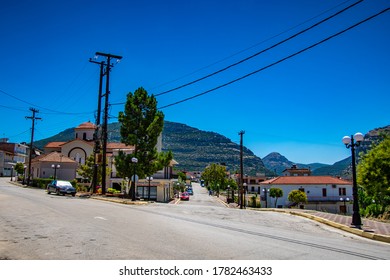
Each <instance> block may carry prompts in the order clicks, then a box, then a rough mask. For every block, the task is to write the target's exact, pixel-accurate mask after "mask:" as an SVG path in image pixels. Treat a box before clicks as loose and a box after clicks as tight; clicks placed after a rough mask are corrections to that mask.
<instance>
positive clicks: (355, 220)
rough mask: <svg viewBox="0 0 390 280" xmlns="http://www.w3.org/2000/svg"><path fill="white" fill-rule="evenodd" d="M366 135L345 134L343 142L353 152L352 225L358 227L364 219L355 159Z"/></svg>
mask: <svg viewBox="0 0 390 280" xmlns="http://www.w3.org/2000/svg"><path fill="white" fill-rule="evenodd" d="M363 139H364V136H363V134H361V133H360V132H358V133H356V134H355V135H353V136H352V135H351V137H349V136H344V137H343V140H342V141H343V143H344V144H345V146H346V147H347V149H349V148H351V152H352V184H353V185H352V196H353V214H352V223H351V224H352V225H353V226H355V227H356V228H361V226H362V220H361V218H360V213H359V200H358V188H357V183H356V160H355V147H358V146H360V143H361V142H362V141H363Z"/></svg>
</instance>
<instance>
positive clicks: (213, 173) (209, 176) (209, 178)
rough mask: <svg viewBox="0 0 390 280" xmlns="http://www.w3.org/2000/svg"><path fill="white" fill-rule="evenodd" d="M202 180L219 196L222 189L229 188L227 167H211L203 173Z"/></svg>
mask: <svg viewBox="0 0 390 280" xmlns="http://www.w3.org/2000/svg"><path fill="white" fill-rule="evenodd" d="M202 179H203V180H205V182H206V185H207V186H208V187H209V188H210V189H212V190H213V191H216V192H217V195H219V191H220V189H225V188H226V186H227V178H226V166H223V165H219V164H215V163H213V164H211V165H209V166H208V167H206V169H205V170H204V172H203V173H202Z"/></svg>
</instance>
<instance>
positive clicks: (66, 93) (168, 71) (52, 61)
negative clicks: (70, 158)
mask: <svg viewBox="0 0 390 280" xmlns="http://www.w3.org/2000/svg"><path fill="white" fill-rule="evenodd" d="M354 2H356V1H345V0H328V1H310V0H297V1H289V0H274V1H266V0H239V1H238V0H237V1H229V0H218V1H217V0H194V1H191V0H190V1H179V0H168V1H155V0H150V1H132V0H129V1H117V0H112V1H100V0H97V1H83V0H81V1H73V0H70V1H69V0H68V1H41V0H36V1H27V0H21V1H13V0H3V1H1V4H0V38H1V43H0V52H1V54H2V56H1V60H0V61H1V62H0V66H1V67H0V119H1V122H0V138H2V137H7V138H10V141H12V142H21V141H29V139H30V128H31V121H30V120H27V119H25V117H26V116H31V112H30V111H29V108H30V107H34V108H37V109H39V111H40V112H39V113H38V114H37V116H38V117H40V118H42V120H40V121H37V123H36V132H35V139H36V140H39V139H43V138H46V137H49V136H52V135H54V134H56V133H59V132H61V131H63V130H64V129H66V128H70V127H75V126H77V125H78V124H80V123H82V122H85V121H88V120H90V121H92V122H94V121H95V118H94V111H96V107H97V90H98V78H99V67H98V66H97V65H95V64H92V63H90V62H89V61H88V60H89V58H92V57H93V56H94V54H95V52H105V53H112V54H116V55H121V56H123V59H122V60H121V62H120V63H118V64H116V65H115V66H114V68H113V69H112V71H111V76H110V77H111V79H110V89H111V94H110V103H112V104H116V103H121V102H124V101H125V99H126V94H127V93H128V92H134V91H135V90H136V89H137V88H138V87H140V86H142V87H144V88H145V89H146V90H147V91H148V92H149V93H150V94H159V93H161V92H163V91H165V90H169V89H172V88H175V87H177V86H180V85H182V84H185V83H188V82H190V81H193V80H195V79H198V78H200V77H203V76H205V75H207V74H209V73H212V72H214V71H217V70H219V69H222V68H224V67H226V66H228V65H230V64H233V63H235V62H237V61H239V60H241V59H244V58H246V57H248V56H251V55H252V54H254V53H256V52H260V51H261V50H263V49H265V48H267V47H269V46H271V45H273V44H276V43H278V42H280V41H282V40H284V39H285V38H287V37H289V36H292V35H293V34H295V33H297V32H299V31H301V30H303V29H304V28H307V27H309V26H310V25H312V24H314V23H315V22H318V21H320V20H321V19H324V18H325V17H327V16H329V15H331V14H332V13H335V12H336V11H338V10H341V9H342V8H344V7H346V6H348V5H350V4H352V3H354ZM389 6H390V3H389V1H387V0H375V1H374V0H366V1H363V2H362V3H360V4H358V5H356V6H355V7H353V8H351V9H349V10H348V11H346V12H344V13H342V14H340V15H339V16H337V17H335V18H333V19H331V20H329V21H327V22H325V23H323V24H321V25H320V26H318V27H316V28H314V29H312V30H310V31H308V32H306V33H304V34H302V35H300V36H298V37H296V38H294V39H292V40H290V41H288V42H286V43H284V44H282V45H280V46H278V47H276V48H273V49H272V50H270V51H267V52H265V53H263V54H261V55H258V56H256V57H255V58H253V59H250V60H248V61H246V62H244V63H242V64H240V65H238V66H236V67H232V68H230V69H228V70H226V71H224V72H222V73H220V74H218V75H215V76H213V77H210V78H208V79H205V80H203V81H201V82H198V83H195V84H193V85H191V86H188V87H185V88H182V89H181V90H177V91H173V92H171V93H167V94H164V95H160V96H157V100H158V105H159V106H160V107H163V106H166V105H169V104H172V103H174V102H176V101H179V100H182V99H185V98H188V97H190V96H193V95H196V94H199V93H202V92H205V91H207V90H209V89H212V88H214V87H217V86H220V85H222V84H225V83H228V82H229V81H232V80H234V79H237V78H239V77H242V76H244V75H246V74H248V73H250V72H253V71H256V70H258V69H260V68H262V67H265V66H267V65H269V64H271V63H274V62H276V61H278V60H281V59H283V58H284V57H287V56H289V55H291V54H293V53H295V52H298V51H300V50H302V49H304V48H306V47H308V46H310V45H312V44H315V43H317V42H319V41H321V40H323V39H325V38H327V37H329V36H331V35H333V34H335V33H337V32H339V31H341V30H343V29H346V28H348V27H349V26H351V25H353V24H355V23H357V22H359V21H361V20H363V19H365V18H367V17H369V16H371V15H373V14H375V13H378V12H380V11H382V10H383V9H385V8H388V7H389ZM389 50H390V12H386V13H384V14H382V15H379V16H378V17H376V18H374V19H372V20H369V21H368V22H366V23H364V24H362V25H359V26H357V27H356V28H353V29H351V30H350V31H348V32H345V33H343V34H341V35H340V36H337V37H335V38H333V39H331V40H329V41H326V42H324V43H322V44H320V45H318V46H316V47H314V48H312V49H310V50H308V51H305V52H303V53H301V54H299V55H296V56H294V57H292V58H291V59H287V60H285V61H283V62H281V63H279V64H277V65H275V66H272V67H269V68H267V69H265V70H263V71H260V72H258V73H257V74H254V75H252V76H250V77H248V78H245V79H242V80H240V81H238V82H236V83H233V84H231V85H229V86H226V87H223V88H220V89H218V90H215V91H212V92H210V93H208V94H205V95H203V96H201V97H199V98H196V99H192V100H190V101H188V102H183V103H180V104H178V105H175V106H171V107H167V108H164V109H162V111H163V112H164V114H165V119H166V120H168V121H174V122H180V123H184V124H187V125H190V126H193V127H196V128H199V129H201V130H206V131H214V132H217V133H220V134H223V135H225V136H226V137H228V138H230V139H231V140H232V141H234V142H239V135H238V132H239V131H241V130H244V131H245V135H244V145H245V146H247V147H248V148H249V149H251V150H252V151H253V152H254V153H255V154H256V155H257V156H259V157H261V158H262V157H265V156H266V155H267V154H269V153H270V152H274V151H276V152H280V153H281V154H283V155H285V156H286V157H287V158H288V159H290V160H291V161H294V162H299V163H312V162H322V163H330V164H332V163H334V162H336V161H338V160H341V159H343V158H345V157H347V156H349V155H350V151H349V150H347V149H346V148H345V147H344V145H343V144H342V142H341V139H342V137H343V136H344V135H351V134H354V133H355V132H362V133H367V132H368V131H369V130H371V129H374V128H377V127H383V126H386V125H389V124H390V116H389V104H390V102H389V99H390V97H389V93H390V52H389ZM121 110H123V105H112V106H111V108H110V115H111V116H113V117H117V115H118V112H119V111H121ZM115 121H117V120H116V119H115V118H111V119H110V122H115Z"/></svg>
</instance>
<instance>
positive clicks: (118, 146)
mask: <svg viewBox="0 0 390 280" xmlns="http://www.w3.org/2000/svg"><path fill="white" fill-rule="evenodd" d="M107 149H134V146H127V145H126V144H124V143H116V142H111V143H107Z"/></svg>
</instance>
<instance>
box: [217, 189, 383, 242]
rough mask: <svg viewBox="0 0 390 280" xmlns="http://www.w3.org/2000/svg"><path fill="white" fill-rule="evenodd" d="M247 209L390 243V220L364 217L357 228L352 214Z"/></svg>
mask: <svg viewBox="0 0 390 280" xmlns="http://www.w3.org/2000/svg"><path fill="white" fill-rule="evenodd" d="M223 199H224V197H223V196H221V197H219V200H220V201H221V202H222V203H223V204H224V205H225V206H226V207H230V208H237V207H238V205H237V204H236V203H230V204H227V203H226V202H225V201H226V198H225V200H223ZM246 209H247V210H253V211H273V212H280V213H286V214H290V215H297V216H301V217H305V218H308V219H311V220H314V221H317V222H320V223H323V224H326V225H329V226H332V227H335V228H338V229H341V230H344V231H347V232H349V233H353V234H356V235H359V236H362V237H365V238H370V239H373V240H377V241H382V242H386V243H390V222H388V223H387V222H380V221H376V220H371V219H366V218H362V223H363V226H362V228H361V229H358V228H355V227H353V226H352V225H351V222H352V216H346V215H339V214H332V213H326V212H320V211H315V210H305V209H288V208H282V209H279V208H249V207H247V208H246Z"/></svg>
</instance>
